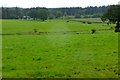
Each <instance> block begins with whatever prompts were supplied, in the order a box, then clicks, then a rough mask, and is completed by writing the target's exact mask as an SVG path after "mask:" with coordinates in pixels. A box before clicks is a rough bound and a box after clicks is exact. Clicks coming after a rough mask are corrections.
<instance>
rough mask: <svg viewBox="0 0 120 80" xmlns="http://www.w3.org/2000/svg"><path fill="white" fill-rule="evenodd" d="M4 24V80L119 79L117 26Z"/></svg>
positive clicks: (27, 22) (40, 23) (8, 21)
mask: <svg viewBox="0 0 120 80" xmlns="http://www.w3.org/2000/svg"><path fill="white" fill-rule="evenodd" d="M2 22H3V33H2V34H4V35H3V37H2V38H3V45H2V51H3V54H2V55H3V56H2V57H3V64H2V65H3V66H2V68H3V73H2V74H3V77H4V78H28V77H30V78H44V77H45V78H50V77H51V78H117V77H118V33H115V32H114V30H113V29H111V27H114V26H115V25H109V26H108V25H106V24H94V23H93V24H83V23H80V22H74V21H70V22H66V21H65V20H48V21H45V22H40V21H27V20H3V21H2ZM34 29H37V32H36V33H35V32H34ZM92 29H95V30H96V33H95V34H91V30H92ZM40 32H42V34H37V33H40ZM44 32H45V33H44ZM48 32H49V33H48ZM17 33H20V34H17ZM52 33H54V34H52Z"/></svg>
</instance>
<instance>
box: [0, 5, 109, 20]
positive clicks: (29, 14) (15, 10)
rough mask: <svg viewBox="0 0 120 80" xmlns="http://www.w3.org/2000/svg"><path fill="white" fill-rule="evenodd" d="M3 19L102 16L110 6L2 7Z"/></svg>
mask: <svg viewBox="0 0 120 80" xmlns="http://www.w3.org/2000/svg"><path fill="white" fill-rule="evenodd" d="M1 9H2V19H35V20H36V19H41V20H43V21H44V20H46V19H55V18H61V17H62V18H72V17H74V18H81V17H83V18H96V17H101V16H102V15H103V13H104V12H106V11H107V9H108V6H100V7H97V6H95V7H92V6H90V7H86V8H82V7H69V8H68V7H66V8H45V7H34V8H19V7H1Z"/></svg>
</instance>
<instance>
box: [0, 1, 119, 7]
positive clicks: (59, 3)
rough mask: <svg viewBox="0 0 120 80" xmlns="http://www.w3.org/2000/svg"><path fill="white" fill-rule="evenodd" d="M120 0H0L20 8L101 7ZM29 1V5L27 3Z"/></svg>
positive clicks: (1, 3) (9, 5)
mask: <svg viewBox="0 0 120 80" xmlns="http://www.w3.org/2000/svg"><path fill="white" fill-rule="evenodd" d="M118 2H119V0H114V1H109V0H106V1H104V0H99V1H98V0H89V1H88V0H84V1H82V0H79V1H78V0H69V1H68V0H64V1H59V0H52V1H50V0H41V1H36V0H29V1H28V0H20V1H18V0H13V1H12V2H9V1H8V0H4V1H0V6H1V7H20V8H34V7H45V8H67V7H68V8H69V7H82V8H85V7H90V6H92V7H95V6H97V7H100V6H108V5H116V4H118ZM26 3H27V5H26Z"/></svg>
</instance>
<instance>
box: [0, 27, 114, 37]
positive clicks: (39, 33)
mask: <svg viewBox="0 0 120 80" xmlns="http://www.w3.org/2000/svg"><path fill="white" fill-rule="evenodd" d="M108 30H113V29H111V28H107V29H98V30H96V31H108ZM43 34H91V31H59V32H19V33H6V34H0V35H2V36H5V35H43Z"/></svg>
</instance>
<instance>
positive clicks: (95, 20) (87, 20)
mask: <svg viewBox="0 0 120 80" xmlns="http://www.w3.org/2000/svg"><path fill="white" fill-rule="evenodd" d="M72 20H74V21H81V22H92V23H103V22H102V21H101V19H100V18H80V19H72Z"/></svg>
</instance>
